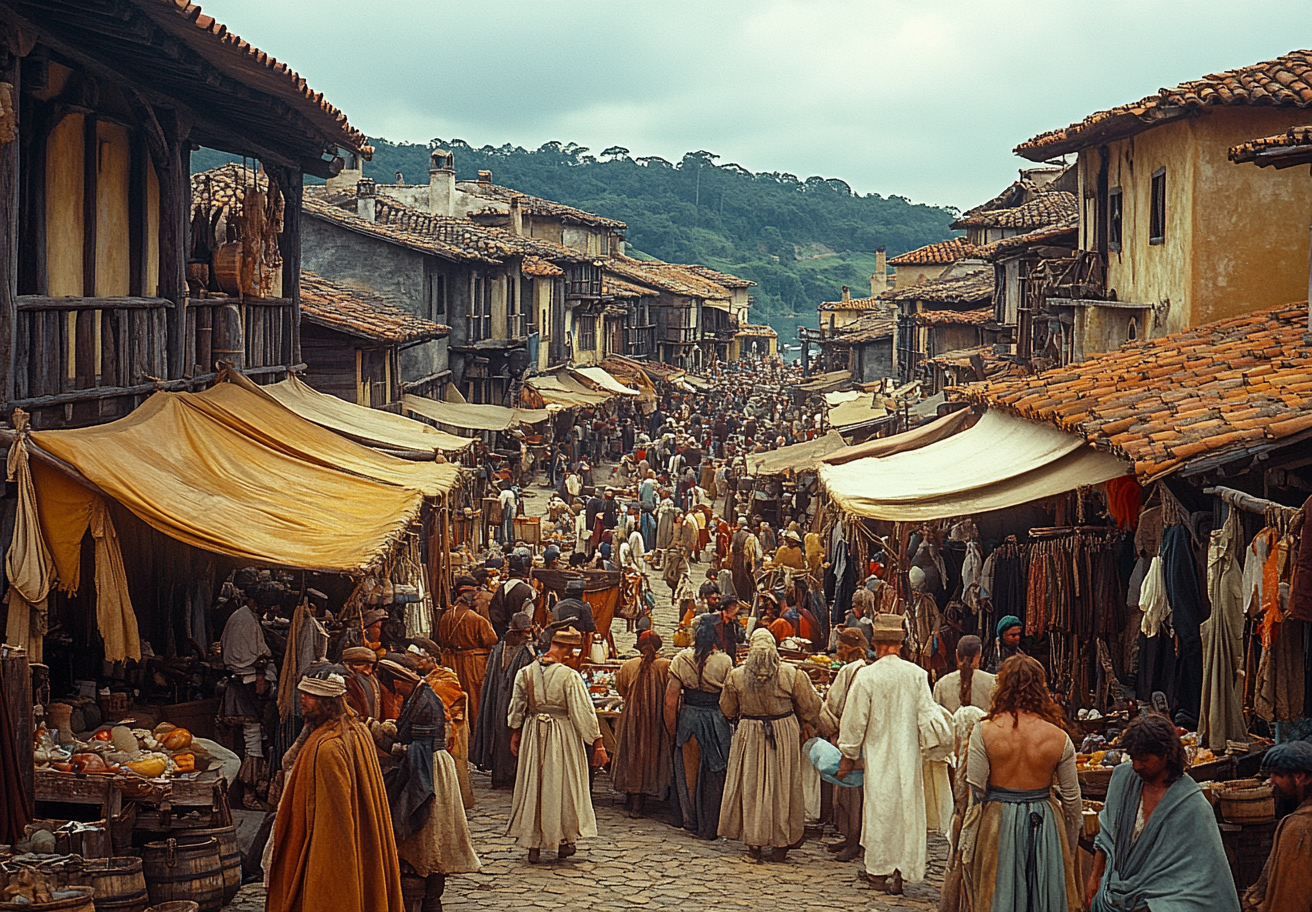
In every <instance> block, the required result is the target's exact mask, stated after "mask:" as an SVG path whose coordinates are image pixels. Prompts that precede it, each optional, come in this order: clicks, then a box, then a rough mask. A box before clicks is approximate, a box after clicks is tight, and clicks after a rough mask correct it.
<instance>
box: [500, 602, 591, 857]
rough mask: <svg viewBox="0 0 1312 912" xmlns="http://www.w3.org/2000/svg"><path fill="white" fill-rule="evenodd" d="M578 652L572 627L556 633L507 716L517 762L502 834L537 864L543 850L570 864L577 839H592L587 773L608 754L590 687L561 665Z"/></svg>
mask: <svg viewBox="0 0 1312 912" xmlns="http://www.w3.org/2000/svg"><path fill="white" fill-rule="evenodd" d="M582 645H583V634H581V633H580V632H579V631H577V630H575V629H574V628H573V627H565V628H564V629H561V630H558V631H556V633H555V635H554V636H552V638H551V648H550V649H549V650H548V651H547V654H546V655H544V656H542V657H541V658H540V659H538V660H537V661H535V662H533V663H531V664H529V665H526V666H524V667H523V668H521V669H520V670H519V673H518V674H517V675H515V689H514V693H513V694H512V696H511V698H510V710H509V712H508V713H507V716H506V721H507V723H508V724H509V726H510V730H511V733H510V752H511V753H512V754H514V755H515V756H516V757H518V758H519V769H518V772H517V773H516V775H515V797H514V802H513V805H512V807H511V811H510V825H509V826H508V827H507V828H506V833H507V835H510V836H514V837H515V838H516V839H517V840H518V842H519V844H520V845H521V846H524V847H526V848H527V849H528V860H529V862H530V863H534V864H536V863H537V861H538V858H539V856H540V853H541V849H542V848H543V847H544V846H546V847H552V848H555V849H556V854H557V855H558V856H559V857H561V858H568V857H569V856H571V855H573V854H574V852H575V851H576V849H575V842H576V841H577V840H578V839H579V837H580V836H596V835H597V818H596V815H595V814H594V813H593V811H592V792H591V786H590V783H589V780H588V766H589V764H590V765H592V766H601V765H602V764H604V763H605V762H606V749H605V748H604V747H602V743H601V728H600V726H599V725H598V723H597V713H596V711H595V710H594V709H593V707H592V700H591V699H590V698H589V696H588V688H587V685H586V684H584V683H583V678H582V677H581V676H580V675H579V673H578V672H577V671H575V670H574V669H572V668H570V667H569V666H568V665H566V664H565V663H566V661H568V660H569V659H571V658H572V657H573V653H574V650H576V649H578V648H580V647H581V646H582ZM589 754H591V759H589Z"/></svg>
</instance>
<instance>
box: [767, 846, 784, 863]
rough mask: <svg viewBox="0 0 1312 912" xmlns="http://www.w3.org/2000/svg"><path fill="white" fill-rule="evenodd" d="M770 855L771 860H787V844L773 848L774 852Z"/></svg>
mask: <svg viewBox="0 0 1312 912" xmlns="http://www.w3.org/2000/svg"><path fill="white" fill-rule="evenodd" d="M771 857H772V858H773V860H774V861H776V862H784V861H787V860H788V846H779V847H777V848H775V850H774V852H773V853H772V854H771Z"/></svg>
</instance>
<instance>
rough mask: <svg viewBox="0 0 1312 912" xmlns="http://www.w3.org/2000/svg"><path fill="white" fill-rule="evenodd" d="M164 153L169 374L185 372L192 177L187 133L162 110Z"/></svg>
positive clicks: (162, 285) (159, 168) (159, 169)
mask: <svg viewBox="0 0 1312 912" xmlns="http://www.w3.org/2000/svg"><path fill="white" fill-rule="evenodd" d="M157 114H158V118H159V125H160V127H161V130H162V132H163V134H164V150H163V153H164V154H163V155H161V156H159V157H157V158H156V161H155V170H156V173H157V174H158V176H159V290H158V291H157V292H156V293H157V294H158V295H159V297H161V298H167V299H168V300H170V301H172V302H173V307H172V309H171V310H170V312H169V315H168V334H169V338H168V340H167V351H168V376H170V377H183V376H185V375H186V370H187V366H186V363H185V361H186V335H185V334H186V331H187V230H188V218H187V216H188V212H187V201H188V199H189V198H190V192H189V189H190V182H191V178H190V176H189V175H188V174H187V169H186V167H185V166H186V164H187V162H188V161H189V160H190V157H191V153H190V152H189V151H185V150H186V149H189V148H190V146H189V145H188V142H189V141H188V140H187V138H186V137H185V135H184V134H185V133H186V132H187V131H186V130H185V129H184V128H183V126H182V124H181V123H180V122H179V120H178V117H177V113H176V112H174V111H170V110H166V109H160V110H159V111H158V112H157Z"/></svg>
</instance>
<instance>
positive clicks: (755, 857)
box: [747, 846, 761, 861]
mask: <svg viewBox="0 0 1312 912" xmlns="http://www.w3.org/2000/svg"><path fill="white" fill-rule="evenodd" d="M747 857H748V858H750V859H752V861H760V860H761V847H760V846H748V847H747Z"/></svg>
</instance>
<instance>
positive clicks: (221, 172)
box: [191, 162, 269, 219]
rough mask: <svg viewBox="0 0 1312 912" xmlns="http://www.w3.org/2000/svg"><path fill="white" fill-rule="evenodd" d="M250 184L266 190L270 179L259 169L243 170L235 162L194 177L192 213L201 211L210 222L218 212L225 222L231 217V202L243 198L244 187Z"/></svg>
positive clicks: (243, 168)
mask: <svg viewBox="0 0 1312 912" xmlns="http://www.w3.org/2000/svg"><path fill="white" fill-rule="evenodd" d="M252 183H254V184H255V186H256V187H258V188H259V189H260V190H268V189H269V176H268V175H267V174H265V173H264V172H263V171H262V170H260V169H259V167H258V166H256V167H244V166H242V165H239V164H237V163H236V162H229V163H228V164H226V165H220V166H219V167H217V168H211V169H210V170H208V171H200V172H198V173H196V174H193V175H192V176H191V211H192V212H193V213H195V212H196V211H197V210H201V211H204V212H205V214H206V216H207V217H209V218H211V219H212V218H213V217H214V216H215V215H216V214H219V213H221V214H222V216H223V218H225V219H226V218H228V217H229V216H230V215H231V214H232V211H233V203H234V202H235V203H238V204H240V203H241V202H243V201H244V200H245V199H246V188H247V187H249V186H250V185H251V184H252Z"/></svg>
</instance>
